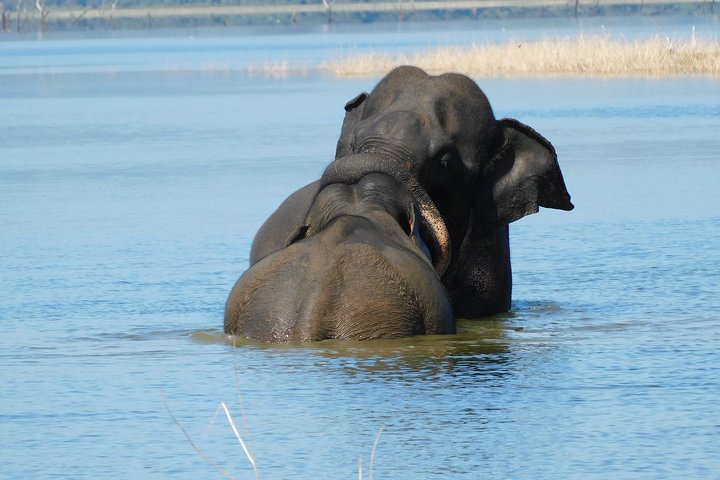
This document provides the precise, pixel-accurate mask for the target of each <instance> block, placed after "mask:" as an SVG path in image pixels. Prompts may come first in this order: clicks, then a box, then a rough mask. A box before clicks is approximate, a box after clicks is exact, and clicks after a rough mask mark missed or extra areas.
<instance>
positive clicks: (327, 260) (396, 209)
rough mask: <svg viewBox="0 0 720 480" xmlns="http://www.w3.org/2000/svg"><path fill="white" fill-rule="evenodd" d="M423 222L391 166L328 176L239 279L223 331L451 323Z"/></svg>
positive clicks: (414, 329)
mask: <svg viewBox="0 0 720 480" xmlns="http://www.w3.org/2000/svg"><path fill="white" fill-rule="evenodd" d="M423 222H424V219H423V218H422V216H421V215H420V214H419V209H418V207H417V206H416V203H415V200H414V198H413V196H412V195H411V194H410V193H409V192H408V191H406V190H405V188H404V187H403V186H402V185H401V184H400V183H398V182H397V180H395V179H393V178H392V177H390V176H388V175H385V174H380V173H371V174H368V175H365V176H364V177H362V178H361V179H359V181H358V182H357V183H355V184H351V185H345V184H342V183H333V184H330V185H328V186H326V187H325V188H323V189H322V190H321V191H320V192H319V193H318V195H317V196H316V197H315V199H314V201H313V204H312V206H311V208H310V211H309V213H308V214H307V217H306V219H305V222H303V224H302V225H301V226H300V227H299V228H298V229H297V230H296V231H293V232H292V233H291V236H290V237H289V238H288V239H287V243H288V246H287V248H283V249H281V250H278V251H277V252H275V253H273V254H271V255H269V256H267V257H265V258H263V259H262V260H261V261H259V262H258V263H256V264H255V265H253V266H252V267H251V268H250V269H248V270H247V271H246V272H245V273H244V274H243V276H242V277H240V279H239V280H238V282H237V283H236V284H235V287H234V288H233V290H232V292H231V293H230V297H229V299H228V303H227V306H226V314H225V331H228V332H232V333H235V334H240V335H242V336H245V337H248V338H251V339H254V340H258V341H265V342H287V341H293V342H307V341H313V340H321V339H324V338H353V339H358V340H367V339H373V338H393V337H406V336H410V335H418V334H435V333H437V334H439V333H452V332H454V331H455V323H454V319H453V315H452V309H451V308H450V303H449V301H448V299H447V296H446V294H445V289H444V288H443V285H442V282H441V281H440V279H439V278H438V276H437V275H436V274H435V272H434V270H433V266H432V263H431V261H430V253H429V251H428V248H427V246H426V245H425V243H424V241H423V239H422V238H421V235H420V230H421V229H423V228H426V227H423Z"/></svg>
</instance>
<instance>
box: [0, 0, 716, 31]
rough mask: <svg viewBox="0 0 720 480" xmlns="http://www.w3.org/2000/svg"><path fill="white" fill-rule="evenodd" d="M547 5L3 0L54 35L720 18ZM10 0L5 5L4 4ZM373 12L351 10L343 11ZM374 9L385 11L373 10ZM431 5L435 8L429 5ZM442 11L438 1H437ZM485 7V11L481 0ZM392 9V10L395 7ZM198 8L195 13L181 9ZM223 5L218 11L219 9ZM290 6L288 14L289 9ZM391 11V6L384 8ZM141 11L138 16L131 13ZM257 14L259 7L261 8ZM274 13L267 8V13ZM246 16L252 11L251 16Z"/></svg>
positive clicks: (608, 0)
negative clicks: (68, 32) (643, 17)
mask: <svg viewBox="0 0 720 480" xmlns="http://www.w3.org/2000/svg"><path fill="white" fill-rule="evenodd" d="M668 1H670V2H673V3H660V2H658V1H653V0H636V1H635V2H634V3H629V2H627V0H625V1H624V2H620V3H614V1H613V0H566V1H565V2H563V3H560V4H557V3H554V2H553V3H552V4H550V3H547V2H544V1H543V0H525V1H522V0H520V1H516V2H513V3H512V4H508V5H507V6H497V4H496V3H494V5H495V6H493V7H487V8H485V7H483V8H464V7H461V8H458V7H457V6H455V7H451V5H453V2H452V1H448V3H447V6H448V7H447V8H435V7H432V9H424V8H416V6H418V5H421V4H422V3H423V1H422V0H417V1H415V0H338V1H337V2H336V0H271V1H265V2H261V1H260V0H0V18H1V21H2V31H3V32H6V33H7V32H30V31H41V32H44V31H48V30H53V31H57V30H115V29H146V28H186V27H214V26H218V27H224V26H241V25H267V24H295V23H305V24H311V23H326V22H337V23H372V22H403V21H444V20H458V19H480V18H517V17H529V18H533V17H567V16H595V15H634V14H643V15H655V14H665V15H667V14H708V13H710V14H714V13H715V2H716V1H720V0H668ZM3 2H4V3H3ZM352 4H356V5H357V4H362V5H366V6H368V7H369V8H367V9H362V11H353V12H349V11H347V9H343V8H341V7H342V6H347V5H352ZM373 5H376V6H377V7H378V8H375V9H373V8H372V7H373ZM426 5H428V4H427V3H426ZM436 5H437V3H436ZM477 5H482V3H481V2H479V3H478V4H477ZM268 6H274V7H280V8H279V9H276V10H274V11H273V12H272V13H264V14H253V15H249V14H239V13H237V12H238V8H235V9H234V10H233V7H259V8H260V9H262V8H264V7H268ZM388 6H389V7H390V8H388ZM188 7H192V8H193V10H192V11H191V12H189V13H188V12H187V10H182V14H178V12H180V11H181V10H173V9H186V8H188ZM213 7H218V8H213ZM283 7H284V8H283ZM380 7H384V8H380ZM131 10H134V12H132V13H133V15H130V14H129V13H130V11H131ZM255 10H257V9H255ZM266 10H267V9H266ZM244 11H246V10H244Z"/></svg>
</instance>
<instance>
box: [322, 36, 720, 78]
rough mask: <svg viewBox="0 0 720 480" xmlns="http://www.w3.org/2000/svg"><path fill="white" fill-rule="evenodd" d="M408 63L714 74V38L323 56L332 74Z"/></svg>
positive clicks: (504, 71) (718, 58)
mask: <svg viewBox="0 0 720 480" xmlns="http://www.w3.org/2000/svg"><path fill="white" fill-rule="evenodd" d="M402 64H410V65H417V66H419V67H421V68H424V69H425V70H428V71H429V72H435V73H440V72H448V71H453V72H459V73H464V74H466V75H470V76H474V77H478V76H526V75H527V76H539V75H598V76H646V75H647V76H649V75H720V43H719V42H718V41H717V40H712V41H711V40H698V39H696V38H695V36H694V35H693V36H692V37H691V38H690V39H688V40H672V39H670V38H669V37H659V36H658V37H653V38H649V39H642V40H621V39H614V38H611V37H609V36H607V35H595V36H580V37H574V38H570V37H567V38H546V39H541V40H537V41H530V42H525V41H510V42H506V43H501V44H493V43H487V44H474V45H470V46H457V47H438V48H434V49H431V50H427V51H422V52H418V53H413V54H410V55H392V54H380V53H364V54H359V55H353V56H348V57H344V58H339V59H335V60H331V61H327V62H325V63H323V64H322V65H321V66H320V69H321V70H322V71H323V72H326V73H331V74H333V75H336V76H353V75H377V74H382V73H384V72H387V71H388V70H390V69H391V68H393V67H395V66H398V65H402Z"/></svg>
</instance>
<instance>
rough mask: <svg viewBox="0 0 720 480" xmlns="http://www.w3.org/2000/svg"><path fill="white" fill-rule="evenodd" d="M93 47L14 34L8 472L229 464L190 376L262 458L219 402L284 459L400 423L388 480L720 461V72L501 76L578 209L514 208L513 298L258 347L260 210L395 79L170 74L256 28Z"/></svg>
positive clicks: (322, 460) (6, 131)
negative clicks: (254, 249)
mask: <svg viewBox="0 0 720 480" xmlns="http://www.w3.org/2000/svg"><path fill="white" fill-rule="evenodd" d="M684 22H685V23H683V24H681V25H680V27H682V28H683V29H685V27H686V26H687V20H684ZM680 27H678V28H680ZM705 27H707V28H711V27H712V25H711V24H710V25H705ZM437 31H441V30H436V32H437ZM376 33H377V32H376ZM416 33H417V36H421V33H420V32H416ZM536 33H537V34H539V33H542V29H536V30H534V31H533V32H530V33H529V35H532V34H536ZM355 35H356V37H352V38H356V39H357V40H358V41H359V42H365V44H366V45H367V44H373V45H375V44H377V45H383V44H384V43H383V42H386V40H387V41H388V42H390V43H388V45H390V47H392V45H394V44H393V43H392V42H396V41H397V40H398V39H399V38H400V37H398V36H395V34H392V35H389V36H388V37H387V38H385V40H383V38H382V35H381V36H379V37H373V36H372V34H367V35H370V37H368V36H364V34H361V33H359V32H356V33H355ZM454 35H456V36H457V37H458V38H459V36H460V35H461V33H457V32H456V33H455V34H454ZM488 35H507V33H506V32H499V31H496V32H494V33H492V32H490V33H488ZM318 38H321V39H324V38H326V37H318ZM318 38H310V39H307V40H305V42H306V44H305V46H303V45H300V46H299V47H298V48H300V49H302V48H306V49H307V50H312V49H313V48H314V46H312V45H311V44H313V42H317V41H319V40H318ZM352 38H351V37H347V39H348V41H355V40H353V39H352ZM388 38H389V40H388ZM408 38H410V37H408ZM339 39H340V36H338V40H339ZM294 40H296V37H292V36H289V37H278V38H274V39H272V42H275V43H277V49H276V50H274V51H273V52H275V53H277V54H278V55H282V54H281V53H278V52H283V51H287V50H291V49H292V48H295V47H296V46H295V45H292V43H293V42H294ZM84 41H87V42H89V43H87V44H85V43H83V41H79V40H73V41H68V43H64V42H60V43H57V44H54V43H52V42H44V43H37V44H35V43H32V42H25V43H23V42H18V43H12V42H7V43H4V44H2V45H0V52H2V53H7V52H13V53H12V55H9V54H8V55H2V54H1V53H0V62H3V63H2V64H0V65H2V66H7V65H8V63H7V62H9V63H10V64H11V67H10V68H9V69H7V68H6V69H4V70H3V68H0V79H1V80H2V83H1V85H2V88H0V97H2V102H3V115H0V132H3V134H2V138H1V140H0V142H1V147H0V148H2V155H1V157H2V159H1V160H0V197H1V198H0V225H2V229H0V257H1V258H2V259H3V261H2V262H0V318H1V319H2V327H3V335H2V336H0V378H1V379H2V388H0V434H1V435H2V438H3V442H4V443H3V454H2V463H3V465H2V474H0V475H6V476H7V477H8V478H48V477H51V476H52V477H58V478H68V479H83V478H88V479H95V478H98V477H109V478H128V479H130V478H133V479H134V478H158V479H161V478H162V479H165V478H176V479H196V478H207V477H212V476H213V475H214V470H213V469H212V467H210V466H209V465H208V464H207V463H205V462H204V461H203V460H202V459H201V458H200V457H199V456H198V455H197V454H196V453H195V451H194V450H193V449H192V447H191V446H190V445H189V444H188V442H187V440H186V438H185V437H184V436H183V434H182V432H180V430H179V429H178V428H177V425H175V423H174V422H173V421H172V419H171V418H170V416H169V415H168V413H167V411H166V410H165V407H164V403H163V396H164V398H165V399H166V400H167V403H168V406H169V407H170V408H171V410H172V411H173V414H174V415H175V416H176V417H177V418H178V419H179V421H180V422H181V423H182V424H183V425H184V426H185V427H186V428H187V430H188V433H189V434H190V435H191V437H192V438H193V439H194V440H195V441H196V442H197V443H198V445H200V446H201V447H202V449H203V450H204V451H205V452H206V453H207V454H208V455H209V456H210V457H211V458H212V459H213V460H214V461H216V462H218V463H219V464H221V465H222V466H223V468H226V469H227V470H228V471H230V472H232V473H233V474H235V475H236V476H237V477H238V478H251V475H252V471H251V467H250V465H249V464H248V462H247V461H246V460H245V459H244V456H243V455H242V454H241V452H240V451H239V447H238V444H237V440H236V439H235V438H234V435H233V433H232V432H231V431H230V429H229V428H225V427H224V426H220V425H216V426H215V427H214V428H213V429H212V430H211V431H210V433H209V434H208V435H207V436H204V433H205V432H206V430H207V425H208V424H209V422H210V420H211V419H212V416H213V414H214V413H215V411H216V409H217V405H218V403H219V402H220V401H221V400H224V401H225V402H227V403H228V405H229V406H230V409H231V411H232V412H233V414H234V415H236V417H237V418H236V420H238V425H243V426H241V427H240V428H241V429H242V430H243V434H244V436H246V439H247V440H248V441H249V443H250V444H251V445H252V448H253V450H254V452H255V456H256V458H257V459H258V467H259V471H260V475H261V477H262V478H278V479H280V478H308V477H312V478H318V479H323V478H327V479H335V478H353V477H356V476H357V474H358V472H357V468H358V467H357V461H358V457H359V456H360V455H362V456H363V457H364V458H365V459H366V461H367V458H368V456H369V454H370V449H371V447H372V443H373V440H374V438H375V435H376V434H377V431H378V429H379V428H380V427H381V426H383V425H384V426H385V429H384V431H383V434H382V438H381V440H380V443H379V445H378V449H377V451H376V456H375V465H374V471H375V474H376V476H377V477H378V478H379V477H384V478H397V479H405V478H408V479H411V478H439V479H440V478H442V479H445V478H456V479H464V478H466V479H476V478H478V476H481V477H483V478H484V477H487V478H533V479H538V480H543V479H549V478H558V477H560V478H618V479H624V478H632V479H644V478H647V479H656V478H697V479H706V478H714V477H717V476H718V473H719V472H720V463H719V461H718V456H717V455H716V452H715V450H716V449H715V445H717V436H718V433H720V432H719V431H718V426H717V422H715V421H713V419H715V418H719V417H720V411H719V410H718V408H719V407H718V402H717V392H718V391H719V389H720V375H719V374H718V368H717V365H718V364H720V354H719V353H718V349H717V345H718V344H720V323H719V322H720V316H718V312H720V303H719V302H720V290H719V289H720V249H718V248H717V238H718V233H719V232H720V210H718V205H720V196H719V195H720V190H718V189H717V185H716V184H717V179H718V178H720V170H719V169H720V163H718V162H717V159H718V158H720V137H718V135H717V131H718V130H719V129H720V116H718V114H717V112H720V96H719V95H718V92H720V88H719V87H720V85H719V84H718V80H717V79H713V78H672V79H620V80H598V79H595V80H590V79H574V80H561V79H544V80H530V79H516V80H510V79H496V80H493V79H488V80H484V81H483V84H482V86H483V88H484V89H485V91H486V92H487V94H488V96H489V97H490V99H491V101H492V102H493V107H494V109H495V112H496V114H497V116H498V117H505V116H509V117H517V118H520V119H522V120H523V121H524V122H526V123H528V124H529V125H531V126H532V127H534V128H536V129H537V130H538V131H540V132H542V133H543V134H544V135H545V136H547V137H548V138H550V139H551V140H552V141H553V143H554V145H555V147H556V149H557V151H558V155H559V158H560V163H561V165H562V168H563V172H564V174H565V180H566V182H567V184H568V188H569V189H570V191H571V193H572V194H573V201H574V203H575V204H576V206H577V208H576V209H575V210H574V211H573V212H571V213H566V212H552V211H543V212H542V213H541V214H539V215H535V216H531V217H527V218H525V219H523V220H522V221H520V222H518V223H516V224H514V225H513V227H512V232H511V243H512V255H513V269H514V303H513V308H512V311H511V312H510V313H508V314H504V315H498V316H495V317H492V318H489V319H485V320H483V321H471V320H461V321H460V323H459V333H458V334H457V335H452V336H440V337H418V338H412V339H403V340H392V341H377V342H364V343H357V342H340V341H327V342H320V343H316V344H309V345H258V344H252V343H249V342H245V341H241V340H239V339H235V340H234V342H235V345H233V339H232V338H230V337H228V336H226V335H224V334H223V333H222V330H221V328H222V314H223V307H224V302H225V299H226V298H227V294H228V292H229V290H230V287H231V286H232V284H233V283H234V282H235V280H236V279H237V277H238V276H239V275H240V273H241V272H242V271H243V270H244V269H245V268H246V266H247V261H248V252H249V248H250V243H251V241H252V237H253V235H254V233H255V231H256V230H257V228H258V226H259V225H260V223H261V222H262V221H263V220H264V219H265V218H266V217H267V215H268V214H269V213H270V212H271V211H272V210H273V209H274V208H275V207H276V206H277V204H278V203H279V202H280V200H281V199H283V198H284V197H285V196H286V195H287V194H288V192H290V191H292V190H293V189H295V188H297V187H299V186H301V185H303V184H304V183H306V182H308V181H310V180H312V179H314V178H316V177H317V176H318V175H319V174H320V172H322V170H323V168H324V166H325V165H326V164H327V163H328V162H329V160H330V159H331V157H332V154H333V152H334V147H335V145H334V143H335V139H336V138H337V135H338V133H339V128H340V124H341V121H342V115H343V113H344V111H343V109H342V105H344V104H345V102H346V101H347V100H348V99H349V98H352V97H354V96H355V95H356V94H357V93H359V92H360V91H363V90H367V89H368V88H370V87H371V86H372V81H367V80H364V79H353V80H343V81H336V80H332V79H327V78H321V77H307V78H295V79H264V80H262V81H258V80H257V79H253V78H247V77H234V76H229V77H224V76H222V75H207V76H206V75H203V74H202V73H201V72H198V71H197V70H193V72H191V73H188V74H181V75H180V74H179V75H165V74H162V73H158V72H157V71H156V70H154V69H153V68H148V66H149V65H157V63H158V58H159V57H158V55H160V56H162V55H165V54H167V55H169V58H170V57H171V60H172V61H173V62H174V61H175V60H177V59H178V58H184V55H185V53H187V55H188V57H187V62H188V64H190V65H191V66H192V65H197V64H198V62H203V61H205V59H210V60H213V59H214V58H216V57H218V56H220V57H222V56H223V55H229V56H230V57H233V55H235V53H233V52H230V53H227V52H226V50H225V49H226V48H232V47H233V46H234V45H237V44H238V42H240V40H238V39H237V38H226V39H224V40H223V39H219V40H217V42H215V41H214V40H209V41H207V42H200V44H201V46H202V48H199V49H196V50H192V49H191V51H190V52H185V50H184V49H185V48H186V47H187V45H188V43H189V42H190V41H189V40H188V39H183V40H182V41H180V40H172V41H170V40H168V41H167V42H158V39H133V40H132V42H130V43H134V45H135V49H134V50H132V57H133V58H128V57H121V58H120V60H122V58H125V60H127V61H128V62H130V63H132V64H134V65H140V66H141V68H139V70H140V71H137V72H136V71H134V70H133V68H130V67H128V64H124V66H123V64H122V62H119V61H118V58H113V57H114V55H115V53H119V52H122V51H123V48H125V46H126V45H127V44H126V43H123V42H120V43H118V44H113V43H112V40H111V39H108V40H107V42H106V43H107V44H104V43H103V42H100V45H99V46H98V45H96V44H95V43H93V41H92V40H84ZM253 41H254V42H255V44H264V43H263V42H266V43H267V42H268V41H269V40H268V39H267V38H264V39H262V38H261V39H254V40H253ZM433 41H435V40H433ZM73 42H74V43H73ZM223 42H224V43H223ZM88 45H89V47H88V48H87V51H85V52H84V53H83V52H80V53H79V55H78V56H74V55H65V54H64V53H62V51H61V50H62V49H63V48H66V49H70V50H69V51H72V52H75V51H76V50H77V49H80V50H84V49H85V46H88ZM108 45H110V47H112V48H111V49H110V50H107V48H108ZM168 45H174V47H173V48H176V51H175V52H174V53H172V52H168V49H167V48H166V47H167V46H168ZM313 45H314V44H313ZM156 47H159V48H156ZM407 47H408V48H411V47H412V46H411V45H410V44H408V45H407ZM103 48H104V49H106V50H102V49H103ZM248 48H250V47H248ZM94 49H95V50H94ZM97 49H100V51H97ZM112 49H116V50H112ZM283 49H285V50H283ZM250 50H252V49H250ZM39 52H40V53H39ZM114 52H115V53H114ZM246 53H247V52H246ZM261 54H262V55H264V54H265V53H264V52H254V53H253V55H261ZM237 55H241V54H240V53H238V54H237ZM233 58H234V57H233ZM246 60H247V59H246ZM25 61H27V62H28V64H27V66H26V67H25V66H22V63H23V62H25ZM33 62H36V63H33ZM77 62H90V64H92V65H95V66H97V65H106V64H110V63H119V65H118V69H120V70H123V73H119V74H118V75H115V76H106V75H104V74H102V73H100V74H98V73H88V70H87V69H86V68H85V67H83V66H79V65H78V63H77ZM133 62H134V63H133ZM54 63H61V64H64V67H63V68H64V69H67V70H70V71H74V73H63V74H61V75H49V74H47V71H46V70H48V69H51V68H52V64H54ZM93 68H94V67H93ZM193 68H194V67H193ZM89 70H93V69H89ZM93 71H94V70H93ZM6 80H7V81H6ZM241 412H242V413H241ZM243 413H244V415H243ZM243 417H244V420H242V418H243ZM39 451H41V452H42V455H38V453H37V452H39ZM365 465H366V468H367V463H366V464H365ZM365 471H366V472H367V470H365Z"/></svg>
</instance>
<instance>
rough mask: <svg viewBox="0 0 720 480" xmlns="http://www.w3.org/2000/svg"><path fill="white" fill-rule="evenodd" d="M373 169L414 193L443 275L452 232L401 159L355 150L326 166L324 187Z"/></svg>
mask: <svg viewBox="0 0 720 480" xmlns="http://www.w3.org/2000/svg"><path fill="white" fill-rule="evenodd" d="M371 173H380V174H385V175H388V176H390V177H392V178H394V179H395V180H397V181H398V182H400V183H401V184H402V185H404V186H405V188H406V189H407V190H408V191H409V192H410V193H411V194H412V196H413V198H414V199H415V201H416V203H417V205H418V209H419V216H420V219H421V222H420V237H421V238H422V241H423V242H425V244H426V246H427V247H428V250H429V254H430V260H431V262H432V264H433V268H434V269H435V272H436V273H437V275H438V276H439V277H440V278H442V276H443V275H444V274H445V272H446V271H447V269H448V266H449V265H450V258H451V255H452V251H451V245H450V234H449V232H448V229H447V226H446V225H445V221H444V220H443V219H442V216H441V215H440V212H439V211H438V209H437V207H436V206H435V204H434V203H433V201H432V200H431V199H430V196H429V195H428V194H427V192H426V191H425V189H424V188H423V187H422V186H421V185H420V183H419V182H418V181H417V179H416V178H415V177H414V176H413V175H412V173H411V172H410V171H409V170H407V168H405V167H403V166H402V164H401V163H400V162H398V161H397V160H394V159H393V158H391V157H389V156H387V155H383V154H378V153H355V154H351V155H348V156H345V157H341V158H338V159H337V160H335V161H334V162H333V163H331V164H330V165H329V166H328V167H327V168H326V169H325V172H324V173H323V175H322V178H321V181H320V183H321V188H324V187H325V186H327V185H330V184H333V183H343V184H348V185H351V184H355V183H357V182H359V181H360V180H361V179H362V178H363V177H364V176H366V175H369V174H371ZM425 253H426V254H427V253H428V252H425Z"/></svg>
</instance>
